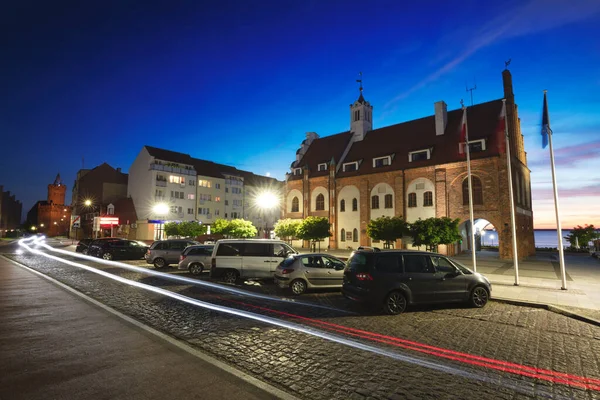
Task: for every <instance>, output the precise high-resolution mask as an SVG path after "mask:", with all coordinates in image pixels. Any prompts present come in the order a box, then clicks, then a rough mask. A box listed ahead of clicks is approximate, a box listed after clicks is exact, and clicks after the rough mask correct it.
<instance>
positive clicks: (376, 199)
mask: <svg viewBox="0 0 600 400" xmlns="http://www.w3.org/2000/svg"><path fill="white" fill-rule="evenodd" d="M371 208H372V209H373V210H377V209H379V196H377V195H375V196H371Z"/></svg>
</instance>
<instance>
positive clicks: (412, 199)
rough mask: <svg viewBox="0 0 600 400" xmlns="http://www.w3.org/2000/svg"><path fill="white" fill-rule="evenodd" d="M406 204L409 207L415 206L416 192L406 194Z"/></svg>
mask: <svg viewBox="0 0 600 400" xmlns="http://www.w3.org/2000/svg"><path fill="white" fill-rule="evenodd" d="M408 206H409V207H416V206H417V194H416V193H409V194H408Z"/></svg>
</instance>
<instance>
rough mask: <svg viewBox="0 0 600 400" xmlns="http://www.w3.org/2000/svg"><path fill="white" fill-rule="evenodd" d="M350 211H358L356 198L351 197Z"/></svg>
mask: <svg viewBox="0 0 600 400" xmlns="http://www.w3.org/2000/svg"><path fill="white" fill-rule="evenodd" d="M352 211H358V200H356V199H352Z"/></svg>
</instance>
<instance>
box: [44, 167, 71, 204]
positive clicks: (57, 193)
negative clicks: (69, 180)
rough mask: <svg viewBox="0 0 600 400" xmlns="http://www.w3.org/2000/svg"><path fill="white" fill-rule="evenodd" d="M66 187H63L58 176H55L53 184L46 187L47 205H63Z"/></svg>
mask: <svg viewBox="0 0 600 400" xmlns="http://www.w3.org/2000/svg"><path fill="white" fill-rule="evenodd" d="M66 192H67V187H66V186H65V185H63V183H62V180H61V179H60V174H57V175H56V179H54V183H52V184H50V185H48V204H65V194H66Z"/></svg>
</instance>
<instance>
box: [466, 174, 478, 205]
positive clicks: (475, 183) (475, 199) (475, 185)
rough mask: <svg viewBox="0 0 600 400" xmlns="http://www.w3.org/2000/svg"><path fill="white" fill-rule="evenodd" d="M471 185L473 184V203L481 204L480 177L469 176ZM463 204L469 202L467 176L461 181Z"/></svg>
mask: <svg viewBox="0 0 600 400" xmlns="http://www.w3.org/2000/svg"><path fill="white" fill-rule="evenodd" d="M471 185H472V186H473V188H472V190H473V204H479V205H481V204H483V186H482V185H481V179H479V178H478V177H476V176H471ZM462 189H463V204H465V205H468V204H469V178H465V180H464V181H463V187H462Z"/></svg>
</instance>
